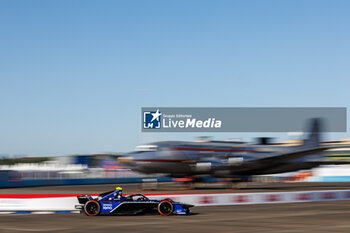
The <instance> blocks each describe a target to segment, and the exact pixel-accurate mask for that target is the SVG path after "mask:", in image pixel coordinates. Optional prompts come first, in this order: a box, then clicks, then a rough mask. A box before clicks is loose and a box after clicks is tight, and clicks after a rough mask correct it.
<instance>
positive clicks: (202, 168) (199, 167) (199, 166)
mask: <svg viewBox="0 0 350 233" xmlns="http://www.w3.org/2000/svg"><path fill="white" fill-rule="evenodd" d="M195 170H196V171H197V172H208V171H210V170H211V162H198V163H196V165H195Z"/></svg>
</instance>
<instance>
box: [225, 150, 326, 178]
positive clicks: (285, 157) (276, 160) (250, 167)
mask: <svg viewBox="0 0 350 233" xmlns="http://www.w3.org/2000/svg"><path fill="white" fill-rule="evenodd" d="M327 149H329V148H328V147H316V148H305V149H302V148H300V149H299V150H290V151H285V152H281V153H277V154H274V155H271V156H268V157H263V158H257V159H253V160H250V161H246V162H243V163H242V164H240V165H230V167H229V168H228V167H226V169H229V170H232V171H235V172H238V173H240V172H249V171H258V170H260V171H261V170H264V169H269V168H271V167H274V166H279V165H281V164H284V163H288V162H289V161H292V160H295V159H299V158H303V157H305V156H308V155H313V154H317V153H321V152H323V151H325V150H327Z"/></svg>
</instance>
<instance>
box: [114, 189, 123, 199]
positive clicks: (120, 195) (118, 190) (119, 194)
mask: <svg viewBox="0 0 350 233" xmlns="http://www.w3.org/2000/svg"><path fill="white" fill-rule="evenodd" d="M115 189H116V190H117V191H116V197H117V198H118V199H120V198H121V197H122V196H123V188H121V187H116V188H115Z"/></svg>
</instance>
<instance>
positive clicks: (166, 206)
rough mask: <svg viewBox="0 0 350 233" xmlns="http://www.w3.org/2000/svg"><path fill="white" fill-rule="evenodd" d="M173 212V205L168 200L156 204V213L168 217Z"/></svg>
mask: <svg viewBox="0 0 350 233" xmlns="http://www.w3.org/2000/svg"><path fill="white" fill-rule="evenodd" d="M173 212H174V205H173V203H171V202H170V201H169V200H163V201H161V202H159V204H158V213H159V214H161V215H163V216H168V215H170V214H172V213H173Z"/></svg>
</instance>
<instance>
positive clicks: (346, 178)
mask: <svg viewBox="0 0 350 233" xmlns="http://www.w3.org/2000/svg"><path fill="white" fill-rule="evenodd" d="M317 181H319V182H349V181H350V176H320V177H318V179H317Z"/></svg>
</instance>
